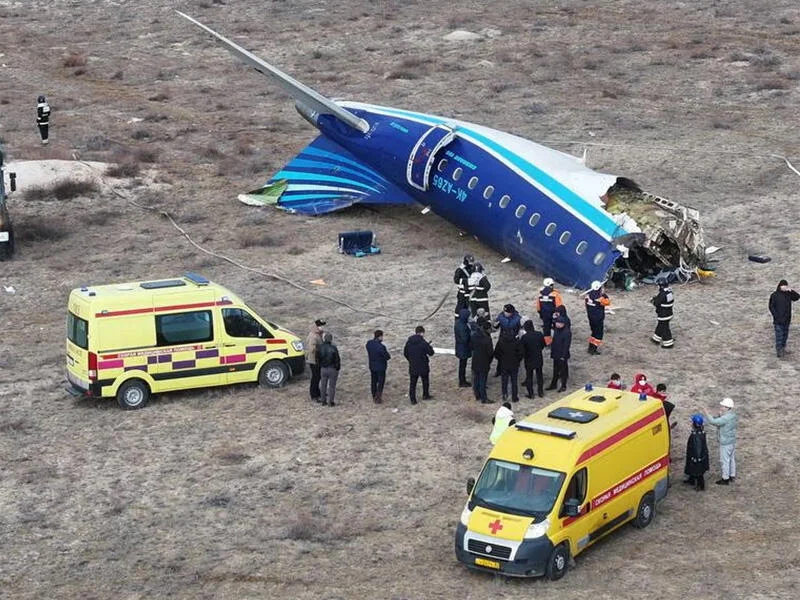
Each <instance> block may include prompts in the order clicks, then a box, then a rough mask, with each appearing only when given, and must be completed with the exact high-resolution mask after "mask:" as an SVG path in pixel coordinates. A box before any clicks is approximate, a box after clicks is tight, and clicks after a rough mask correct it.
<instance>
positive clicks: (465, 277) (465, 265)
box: [453, 254, 475, 319]
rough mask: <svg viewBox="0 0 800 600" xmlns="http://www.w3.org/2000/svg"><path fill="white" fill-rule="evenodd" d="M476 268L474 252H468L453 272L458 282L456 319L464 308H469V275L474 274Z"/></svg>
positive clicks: (456, 282) (455, 281)
mask: <svg viewBox="0 0 800 600" xmlns="http://www.w3.org/2000/svg"><path fill="white" fill-rule="evenodd" d="M474 270H475V257H474V256H472V254H467V255H465V256H464V260H463V261H462V262H461V264H460V265H458V268H457V269H456V272H455V273H454V274H453V283H455V284H456V309H455V318H456V319H457V318H458V315H459V313H460V311H461V309H462V308H467V309H468V308H469V276H470V275H472V272H473V271H474Z"/></svg>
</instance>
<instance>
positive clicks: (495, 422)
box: [489, 402, 515, 446]
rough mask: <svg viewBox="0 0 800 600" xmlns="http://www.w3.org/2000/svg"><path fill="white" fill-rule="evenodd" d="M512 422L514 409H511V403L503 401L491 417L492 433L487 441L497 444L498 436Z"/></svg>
mask: <svg viewBox="0 0 800 600" xmlns="http://www.w3.org/2000/svg"><path fill="white" fill-rule="evenodd" d="M514 423H515V421H514V411H513V410H511V405H510V404H509V403H508V402H503V404H502V405H501V406H500V408H498V409H497V412H496V413H495V414H494V416H493V417H492V433H490V434H489V441H490V442H491V443H492V446H494V445H495V444H497V442H498V440H499V439H500V436H501V435H503V433H505V431H506V429H508V428H509V427H511V426H512V425H513V424H514Z"/></svg>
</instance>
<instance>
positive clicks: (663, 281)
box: [656, 277, 669, 287]
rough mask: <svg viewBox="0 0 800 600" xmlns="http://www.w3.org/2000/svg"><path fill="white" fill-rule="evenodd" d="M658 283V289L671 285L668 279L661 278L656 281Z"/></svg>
mask: <svg viewBox="0 0 800 600" xmlns="http://www.w3.org/2000/svg"><path fill="white" fill-rule="evenodd" d="M656 283H657V284H658V287H667V285H669V282H668V281H667V278H666V277H659V278H658V279H656Z"/></svg>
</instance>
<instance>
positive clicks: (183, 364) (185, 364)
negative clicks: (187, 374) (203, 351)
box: [172, 360, 195, 369]
mask: <svg viewBox="0 0 800 600" xmlns="http://www.w3.org/2000/svg"><path fill="white" fill-rule="evenodd" d="M194 366H195V361H194V360H176V361H175V362H174V363H172V368H173V369H191V368H193V367H194Z"/></svg>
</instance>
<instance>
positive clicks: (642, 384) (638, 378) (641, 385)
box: [631, 373, 656, 396]
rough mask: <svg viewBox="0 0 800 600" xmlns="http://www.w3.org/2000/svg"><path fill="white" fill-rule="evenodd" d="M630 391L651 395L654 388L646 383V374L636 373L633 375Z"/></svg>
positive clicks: (653, 392)
mask: <svg viewBox="0 0 800 600" xmlns="http://www.w3.org/2000/svg"><path fill="white" fill-rule="evenodd" d="M631 391H632V392H633V393H634V394H647V395H648V396H652V395H654V394H655V392H656V390H655V388H654V387H653V386H652V385H650V383H648V381H647V375H645V374H644V373H637V374H636V375H634V377H633V385H632V386H631Z"/></svg>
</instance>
